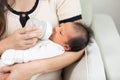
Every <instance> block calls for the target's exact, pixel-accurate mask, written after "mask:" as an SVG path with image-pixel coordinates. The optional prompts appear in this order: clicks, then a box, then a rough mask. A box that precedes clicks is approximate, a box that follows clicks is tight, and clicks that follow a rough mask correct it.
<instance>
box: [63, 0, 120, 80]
mask: <svg viewBox="0 0 120 80" xmlns="http://www.w3.org/2000/svg"><path fill="white" fill-rule="evenodd" d="M80 3H81V6H82V16H83V22H84V23H85V24H86V25H88V26H90V27H91V28H92V29H93V31H94V35H95V37H94V39H93V43H92V44H90V45H89V46H88V47H87V54H86V55H85V56H83V58H82V59H81V60H80V61H79V62H77V63H74V64H72V65H70V66H68V67H67V68H65V70H64V73H63V74H64V77H63V78H64V79H63V80H120V73H119V72H120V61H119V60H120V36H119V34H118V32H117V29H116V26H115V24H114V22H113V20H112V18H111V17H110V16H109V15H105V14H93V13H92V6H91V2H90V0H80Z"/></svg>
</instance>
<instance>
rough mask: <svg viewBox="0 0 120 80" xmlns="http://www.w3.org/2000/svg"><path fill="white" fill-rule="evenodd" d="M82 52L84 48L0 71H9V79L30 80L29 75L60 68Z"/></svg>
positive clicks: (70, 62)
mask: <svg viewBox="0 0 120 80" xmlns="http://www.w3.org/2000/svg"><path fill="white" fill-rule="evenodd" d="M83 54H84V50H81V51H79V52H65V54H62V55H60V56H57V57H54V58H49V59H42V60H36V61H32V62H29V63H24V64H17V65H14V66H11V67H4V68H2V69H0V72H9V71H10V72H11V74H10V76H9V80H13V79H14V80H30V79H31V77H32V76H33V75H35V74H38V73H41V74H42V73H48V72H52V71H56V70H59V69H62V68H64V67H66V66H68V65H70V64H72V63H73V62H75V61H77V60H78V59H80V58H81V57H82V55H83Z"/></svg>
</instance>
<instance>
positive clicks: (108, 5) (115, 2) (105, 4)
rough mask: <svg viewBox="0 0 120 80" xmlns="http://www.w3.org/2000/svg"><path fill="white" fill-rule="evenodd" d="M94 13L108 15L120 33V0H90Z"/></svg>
mask: <svg viewBox="0 0 120 80" xmlns="http://www.w3.org/2000/svg"><path fill="white" fill-rule="evenodd" d="M91 1H92V4H93V10H94V13H105V14H108V15H110V16H111V17H112V18H113V20H114V22H115V24H116V26H117V29H118V31H119V33H120V0H91Z"/></svg>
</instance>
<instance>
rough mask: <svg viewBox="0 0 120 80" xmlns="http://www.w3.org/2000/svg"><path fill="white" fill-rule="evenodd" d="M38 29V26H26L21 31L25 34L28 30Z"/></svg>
mask: <svg viewBox="0 0 120 80" xmlns="http://www.w3.org/2000/svg"><path fill="white" fill-rule="evenodd" d="M37 29H38V27H25V28H22V29H20V30H19V33H21V34H24V33H27V32H31V31H35V30H37Z"/></svg>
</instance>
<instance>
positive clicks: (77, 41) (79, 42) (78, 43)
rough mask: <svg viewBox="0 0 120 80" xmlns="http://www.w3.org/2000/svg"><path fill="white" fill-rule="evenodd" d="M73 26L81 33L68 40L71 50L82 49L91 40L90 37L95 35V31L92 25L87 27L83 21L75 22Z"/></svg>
mask: <svg viewBox="0 0 120 80" xmlns="http://www.w3.org/2000/svg"><path fill="white" fill-rule="evenodd" d="M73 26H74V27H73V28H74V29H75V31H76V32H78V34H80V35H79V36H78V37H76V38H73V39H71V40H70V41H69V42H68V45H69V46H70V48H71V50H70V51H80V50H82V49H84V48H85V47H86V46H87V45H88V44H89V43H90V42H91V40H90V38H91V37H92V35H93V31H92V29H91V28H90V27H87V26H85V25H83V24H81V23H78V22H73Z"/></svg>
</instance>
